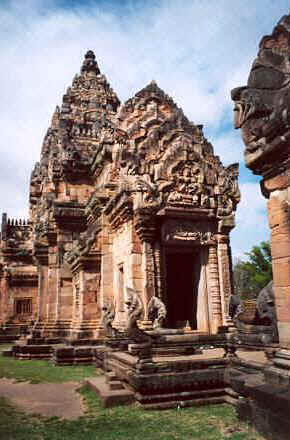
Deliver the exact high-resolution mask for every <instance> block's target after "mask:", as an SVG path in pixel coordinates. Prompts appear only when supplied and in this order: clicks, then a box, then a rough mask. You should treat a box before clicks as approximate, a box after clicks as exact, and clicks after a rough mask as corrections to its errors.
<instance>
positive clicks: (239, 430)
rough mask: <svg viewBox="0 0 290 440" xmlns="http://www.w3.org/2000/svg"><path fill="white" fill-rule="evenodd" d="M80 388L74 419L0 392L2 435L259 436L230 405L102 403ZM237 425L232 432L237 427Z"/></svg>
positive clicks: (203, 439)
mask: <svg viewBox="0 0 290 440" xmlns="http://www.w3.org/2000/svg"><path fill="white" fill-rule="evenodd" d="M81 393H82V395H83V397H84V399H85V401H86V404H87V412H86V414H85V415H84V416H83V417H80V418H79V419H78V420H73V421H70V420H59V419H58V418H56V417H55V418H49V419H47V418H44V417H38V416H28V415H25V414H24V413H22V412H19V411H18V410H17V409H15V408H13V407H12V406H11V405H10V404H9V403H8V402H7V400H5V399H1V398H0V439H1V440H27V439H29V440H97V439H102V440H140V439H141V440H195V439H196V440H225V439H228V440H258V439H262V437H259V436H258V434H256V433H255V432H254V431H252V429H251V428H249V427H248V426H247V425H245V424H242V423H240V422H238V420H237V418H236V416H235V412H234V410H233V408H231V407H230V406H228V405H213V406H211V407H200V408H187V409H182V410H174V409H172V410H166V411H159V412H157V411H145V410H143V409H141V408H139V407H137V406H136V405H135V406H130V407H121V406H120V407H115V408H111V409H104V408H102V406H101V404H100V401H99V399H98V398H97V397H96V395H95V393H94V392H93V391H91V390H89V389H88V388H86V387H84V388H83V389H82V390H81ZM235 431H236V432H235Z"/></svg>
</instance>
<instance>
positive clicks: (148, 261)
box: [142, 241, 155, 322]
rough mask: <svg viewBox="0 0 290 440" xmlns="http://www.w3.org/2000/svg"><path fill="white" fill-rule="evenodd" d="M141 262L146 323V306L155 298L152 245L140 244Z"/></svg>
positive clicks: (148, 243)
mask: <svg viewBox="0 0 290 440" xmlns="http://www.w3.org/2000/svg"><path fill="white" fill-rule="evenodd" d="M142 251H143V252H142V260H143V268H144V272H143V273H144V286H143V303H144V310H145V316H144V320H145V321H146V322H147V321H148V310H147V305H148V303H149V301H150V299H151V298H152V296H155V273H154V269H155V265H154V247H153V246H152V243H150V242H146V241H144V242H143V244H142Z"/></svg>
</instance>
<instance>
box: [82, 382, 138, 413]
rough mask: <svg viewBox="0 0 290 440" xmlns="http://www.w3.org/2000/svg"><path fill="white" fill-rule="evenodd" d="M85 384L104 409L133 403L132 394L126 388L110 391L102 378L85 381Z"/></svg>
mask: <svg viewBox="0 0 290 440" xmlns="http://www.w3.org/2000/svg"><path fill="white" fill-rule="evenodd" d="M85 383H86V384H87V385H88V386H89V387H90V388H91V389H92V390H94V391H95V392H96V393H97V394H98V395H99V396H100V398H101V399H102V403H103V405H104V407H105V408H110V407H112V406H116V405H130V404H131V403H133V402H134V401H135V397H134V393H133V392H132V391H130V390H128V389H127V388H123V389H119V390H111V389H110V387H109V385H108V384H107V383H106V379H105V377H104V376H101V377H96V378H89V379H86V381H85Z"/></svg>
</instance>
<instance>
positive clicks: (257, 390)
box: [232, 14, 290, 440]
mask: <svg viewBox="0 0 290 440" xmlns="http://www.w3.org/2000/svg"><path fill="white" fill-rule="evenodd" d="M232 99H233V101H234V102H235V108H234V113H235V128H241V130H242V138H243V141H244V144H245V146H246V148H245V161H246V166H247V167H248V168H250V169H251V170H252V171H253V173H254V174H258V175H261V176H262V177H263V180H262V181H261V190H262V193H263V195H264V196H265V197H266V198H267V199H268V202H267V209H268V220H269V226H270V229H271V253H272V264H273V281H274V299H275V304H276V314H277V325H278V333H279V347H278V350H277V351H276V353H274V355H271V356H269V362H268V364H267V365H266V367H265V369H264V374H263V377H259V378H258V380H257V381H255V380H254V381H253V380H250V381H248V378H247V377H246V376H245V378H244V382H243V384H242V388H240V390H241V394H242V395H243V397H244V400H243V401H240V405H239V408H240V414H241V415H242V416H246V417H250V419H251V420H252V422H253V423H254V425H255V426H256V427H257V428H258V429H259V430H260V431H262V432H263V434H264V435H265V437H266V438H269V439H278V438H279V439H285V440H286V439H289V438H290V423H289V413H290V14H289V15H285V16H284V17H282V19H281V20H280V21H279V23H278V24H277V26H275V28H274V30H273V32H272V34H271V35H268V36H265V37H263V38H262V40H261V42H260V45H259V51H258V56H257V58H256V59H255V61H254V63H253V65H252V68H251V71H250V75H249V78H248V84H247V86H245V87H238V88H236V89H234V90H232ZM248 376H250V375H248ZM250 382H251V383H250ZM234 388H235V387H234Z"/></svg>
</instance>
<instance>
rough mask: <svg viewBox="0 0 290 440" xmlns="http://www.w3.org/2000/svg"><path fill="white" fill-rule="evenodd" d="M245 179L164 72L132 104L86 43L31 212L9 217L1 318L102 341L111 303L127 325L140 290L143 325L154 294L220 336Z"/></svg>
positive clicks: (44, 154) (178, 319) (176, 313)
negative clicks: (185, 108)
mask: <svg viewBox="0 0 290 440" xmlns="http://www.w3.org/2000/svg"><path fill="white" fill-rule="evenodd" d="M237 178H238V165H237V164H234V165H231V166H228V167H224V166H223V165H222V163H221V161H220V159H219V157H218V156H215V155H214V152H213V147H212V145H211V144H210V142H208V141H207V139H206V138H205V137H204V135H203V130H202V125H196V124H194V123H192V122H190V121H189V120H188V119H187V118H186V116H185V115H184V113H183V112H182V110H181V109H180V108H179V107H178V106H177V105H176V104H175V103H174V102H173V100H172V98H170V97H169V96H168V95H167V94H166V93H164V91H163V90H161V89H160V88H159V87H158V85H157V84H156V82H155V81H152V82H151V83H149V84H148V85H147V86H146V87H145V88H143V89H142V90H140V91H139V92H138V93H136V95H135V96H134V97H133V98H131V99H129V100H127V101H126V102H125V103H124V104H121V103H120V101H119V99H118V97H117V95H116V93H115V92H114V91H113V90H112V88H111V87H110V84H109V83H108V82H107V80H106V78H105V76H104V75H103V74H101V72H100V69H99V67H98V64H97V62H96V58H95V55H94V53H93V52H92V51H88V52H87V53H86V55H85V58H84V61H83V64H82V66H81V72H80V74H79V75H76V76H75V77H74V79H73V82H72V85H71V86H70V87H68V89H67V91H66V93H65V94H64V96H63V99H62V103H61V105H60V106H59V107H58V106H57V107H56V110H55V112H54V114H53V117H52V120H51V125H50V127H49V128H48V130H47V133H46V135H45V138H44V141H43V145H42V149H41V157H40V161H39V162H37V163H36V165H35V167H34V169H33V171H32V173H31V179H30V194H29V220H28V221H27V222H18V221H17V220H16V221H13V220H9V219H7V216H6V214H4V215H3V219H2V232H1V272H0V277H1V278H0V279H1V292H2V294H1V299H0V320H1V323H2V324H4V325H9V326H11V328H12V327H13V325H14V326H15V328H17V325H21V324H23V325H24V324H26V325H28V326H29V325H30V326H31V325H33V328H34V330H36V329H37V331H38V332H39V334H41V335H42V337H46V338H52V337H55V338H59V337H62V338H72V339H82V338H92V339H93V338H97V337H100V336H101V335H102V334H103V333H104V329H103V325H102V316H101V315H102V310H103V308H104V307H105V304H114V322H113V325H114V328H116V329H119V330H122V329H124V328H126V327H127V325H128V310H126V307H125V304H126V301H127V294H126V289H128V288H129V289H136V291H138V292H139V296H140V301H142V304H143V306H144V314H143V317H142V319H141V321H140V322H139V325H140V326H141V328H147V329H150V328H152V325H153V324H152V321H151V320H150V319H149V315H150V313H151V312H150V313H149V309H150V310H151V309H152V305H153V302H152V301H153V300H152V298H154V297H156V301H155V303H154V304H156V307H157V305H158V306H159V309H160V310H161V309H162V307H161V304H163V307H164V310H163V312H162V313H161V312H160V313H161V315H162V316H161V315H160V317H158V316H159V315H158V314H157V317H156V319H157V318H158V321H156V322H155V324H154V326H155V327H156V326H160V325H161V323H162V326H163V327H167V328H168V327H169V328H173V329H182V328H185V327H186V328H187V329H188V328H191V329H192V331H197V332H205V333H207V334H209V335H212V334H217V332H218V331H219V328H220V327H226V326H227V325H228V324H229V323H230V322H231V321H230V317H229V315H228V302H229V297H230V295H231V294H232V283H231V273H230V271H231V261H230V258H231V257H230V244H229V232H230V230H231V229H232V228H233V227H234V217H235V210H236V207H237V204H238V202H239V199H240V194H239V189H238V183H237ZM177 292H178V297H177ZM157 299H158V301H157ZM148 314H149V315H148ZM151 314H152V313H151ZM150 316H151V315H150ZM157 322H158V324H157ZM189 326H190V327H189Z"/></svg>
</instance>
